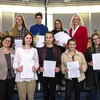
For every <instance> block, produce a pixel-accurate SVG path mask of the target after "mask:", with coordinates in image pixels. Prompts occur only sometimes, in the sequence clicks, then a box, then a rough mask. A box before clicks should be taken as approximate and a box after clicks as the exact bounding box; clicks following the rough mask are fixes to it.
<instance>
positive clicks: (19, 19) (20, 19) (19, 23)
mask: <svg viewBox="0 0 100 100" xmlns="http://www.w3.org/2000/svg"><path fill="white" fill-rule="evenodd" d="M16 22H17V24H18V26H20V25H22V23H23V20H22V18H21V17H20V16H19V17H18V18H17V20H16Z"/></svg>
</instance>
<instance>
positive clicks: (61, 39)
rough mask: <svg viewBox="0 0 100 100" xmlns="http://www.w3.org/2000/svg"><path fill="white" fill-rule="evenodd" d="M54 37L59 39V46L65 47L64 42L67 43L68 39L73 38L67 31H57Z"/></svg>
mask: <svg viewBox="0 0 100 100" xmlns="http://www.w3.org/2000/svg"><path fill="white" fill-rule="evenodd" d="M54 37H55V40H56V41H57V40H58V41H59V44H57V45H59V46H62V47H63V44H64V43H65V44H66V43H67V41H68V40H69V39H71V37H70V36H69V35H68V34H66V33H64V32H58V33H56V34H55V35H54Z"/></svg>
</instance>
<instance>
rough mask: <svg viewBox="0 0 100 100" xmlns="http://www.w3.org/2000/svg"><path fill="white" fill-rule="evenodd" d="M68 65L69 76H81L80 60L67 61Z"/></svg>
mask: <svg viewBox="0 0 100 100" xmlns="http://www.w3.org/2000/svg"><path fill="white" fill-rule="evenodd" d="M67 67H68V70H69V71H68V78H77V77H80V70H79V62H78V61H74V62H67Z"/></svg>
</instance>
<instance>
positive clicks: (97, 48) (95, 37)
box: [85, 33, 100, 100]
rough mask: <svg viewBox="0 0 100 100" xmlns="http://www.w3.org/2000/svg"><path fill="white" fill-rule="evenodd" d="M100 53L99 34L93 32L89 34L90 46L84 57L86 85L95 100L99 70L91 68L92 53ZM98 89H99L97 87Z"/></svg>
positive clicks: (92, 99)
mask: <svg viewBox="0 0 100 100" xmlns="http://www.w3.org/2000/svg"><path fill="white" fill-rule="evenodd" d="M93 53H100V35H99V34H98V33H93V34H92V36H91V46H90V47H89V48H88V49H87V50H86V53H85V58H86V61H87V65H88V69H87V72H86V87H88V88H90V89H91V100H96V88H97V87H98V78H99V77H98V76H99V75H98V74H99V72H98V71H96V70H93V61H92V54H93ZM98 90H100V89H99V88H98Z"/></svg>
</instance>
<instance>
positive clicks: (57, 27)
mask: <svg viewBox="0 0 100 100" xmlns="http://www.w3.org/2000/svg"><path fill="white" fill-rule="evenodd" d="M55 27H56V29H60V28H61V23H60V22H59V21H56V22H55Z"/></svg>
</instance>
